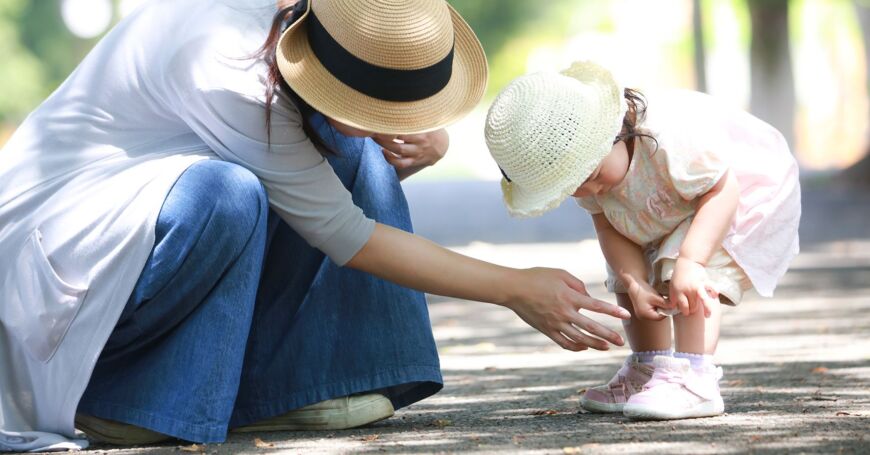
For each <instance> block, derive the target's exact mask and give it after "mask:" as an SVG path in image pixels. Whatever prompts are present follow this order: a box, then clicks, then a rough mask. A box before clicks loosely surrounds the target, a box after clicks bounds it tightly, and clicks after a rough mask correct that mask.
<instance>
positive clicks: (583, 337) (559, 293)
mask: <svg viewBox="0 0 870 455" xmlns="http://www.w3.org/2000/svg"><path fill="white" fill-rule="evenodd" d="M518 272H519V274H520V275H519V278H518V279H517V280H516V281H515V282H514V283H512V284H516V285H517V286H516V287H517V289H520V295H519V296H518V297H516V298H514V299H512V300H511V301H509V302H507V303H506V304H505V306H506V307H508V308H510V309H511V310H513V311H514V312H515V313H516V314H517V315H518V316H519V317H520V318H521V319H522V320H523V321H525V322H526V323H527V324H529V325H530V326H532V327H534V328H535V329H537V330H538V331H540V332H541V333H543V334H544V335H546V336H548V337H549V338H550V339H551V340H553V341H555V342H556V344H558V345H559V346H561V347H563V348H565V349H567V350H569V351H583V350H585V349H587V348H592V349H598V350H601V351H606V350H607V349H608V348H609V346H608V344H607V343H608V342H610V343H613V344H615V345H618V346H622V345H623V344H625V342H624V341H623V340H622V337H620V336H619V334H618V333H616V332H614V331H613V330H610V329H608V328H606V327H604V326H603V325H601V324H600V323H598V322H596V321H594V320H592V319H590V318H587V317H586V316H583V315H582V314H580V310H589V311H594V312H596V313H602V314H606V315H610V316H614V317H617V318H621V319H628V318H629V317H630V314H629V313H628V311H625V310H624V309H622V308H620V307H618V306H616V305H611V304H609V303H605V302H602V301H601V300H597V299H594V298H592V297H590V296H589V293H587V292H586V286H585V285H584V284H583V282H582V281H580V280H578V279H577V278H575V277H574V276H572V275H571V274H570V273H568V272H565V271H564V270H556V269H545V268H533V269H525V270H519V271H518Z"/></svg>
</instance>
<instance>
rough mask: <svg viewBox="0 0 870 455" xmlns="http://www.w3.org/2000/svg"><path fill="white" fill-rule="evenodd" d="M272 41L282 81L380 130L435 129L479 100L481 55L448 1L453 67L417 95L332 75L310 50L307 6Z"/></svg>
mask: <svg viewBox="0 0 870 455" xmlns="http://www.w3.org/2000/svg"><path fill="white" fill-rule="evenodd" d="M310 3H311V2H309V6H308V10H306V11H305V13H304V14H303V15H302V17H301V18H300V19H299V20H297V21H296V22H294V23H293V24H292V25H291V26H290V27H288V28H287V30H285V31H284V33H283V34H282V35H281V39H280V41H279V43H278V49H277V56H276V57H277V62H278V69H279V70H280V71H281V75H282V76H283V77H284V80H285V81H287V84H288V85H290V87H291V88H292V89H293V91H295V92H296V94H298V95H299V97H300V98H302V99H303V100H304V101H305V102H306V103H308V104H310V105H311V106H312V107H313V108H314V109H316V110H317V111H319V112H320V113H322V114H323V115H325V116H327V117H330V118H332V119H335V120H337V121H339V122H341V123H344V124H346V125H349V126H352V127H354V128H359V129H362V130H365V131H371V132H374V133H384V134H416V133H424V132H428V131H434V130H437V129H441V128H443V127H445V126H447V125H449V124H451V123H453V122H455V121H456V120H459V119H460V118H462V117H464V116H465V115H466V114H467V113H468V112H470V111H471V110H472V109H474V107H475V106H476V105H477V104H478V103H479V102H480V99H481V98H482V97H483V94H484V92H485V90H486V82H487V76H488V69H487V62H486V55H485V54H484V52H483V48H482V47H481V45H480V41H478V39H477V36H475V34H474V32H473V31H472V30H471V27H470V26H469V25H468V24H467V23H466V22H465V20H464V19H462V17H461V16H460V15H459V13H457V12H456V10H454V9H453V7H452V6H450V5H449V4H448V5H447V7H448V8H449V9H450V14H451V17H452V20H453V30H454V36H455V42H454V56H453V72H452V75H451V77H450V81H449V82H448V83H447V85H446V86H445V87H444V88H443V89H442V90H441V91H439V92H438V93H436V94H435V95H432V96H430V97H428V98H424V99H421V100H418V101H408V102H400V101H384V100H381V99H377V98H373V97H370V96H367V95H365V94H363V93H360V92H358V91H357V90H354V89H353V88H351V87H349V86H347V85H345V84H344V83H342V82H341V81H339V80H338V79H337V78H335V77H334V76H333V75H332V74H331V73H330V72H329V71H328V70H327V69H326V68H324V66H323V65H322V64H321V63H320V60H319V59H318V58H317V56H316V55H315V54H314V51H312V49H311V46H310V45H309V42H308V33H307V22H308V21H307V20H306V19H307V17H308V15H309V14H310V12H311V6H310Z"/></svg>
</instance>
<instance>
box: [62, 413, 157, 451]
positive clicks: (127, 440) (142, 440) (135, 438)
mask: <svg viewBox="0 0 870 455" xmlns="http://www.w3.org/2000/svg"><path fill="white" fill-rule="evenodd" d="M75 427H76V428H78V429H79V430H81V431H83V432H84V433H85V435H87V437H88V439H90V440H92V441H96V442H104V443H107V444H112V445H116V446H134V445H145V444H156V443H158V442H165V441H169V440H170V439H172V437H170V436H167V435H165V434H160V433H156V432H154V431H151V430H147V429H145V428H139V427H134V426H132V425H127V424H125V423H120V422H112V421H108V420H104V419H100V418H97V417H91V416H85V415H77V416H76V418H75Z"/></svg>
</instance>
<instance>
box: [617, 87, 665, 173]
mask: <svg viewBox="0 0 870 455" xmlns="http://www.w3.org/2000/svg"><path fill="white" fill-rule="evenodd" d="M624 96H625V101H626V103H627V104H628V110H627V111H626V112H625V117H623V118H622V130H620V132H619V135H617V136H616V139H615V140H614V141H613V142H614V143H616V142H619V141H626V143H625V144H626V145H627V146H628V151H629V156H630V157H631V156H632V155H633V154H634V138H637V137H646V138H649V139H651V140H652V141H653V142H654V143H655V148H654V149H653V153H655V151H656V150H657V149H658V147H659V142H658V141H657V140H656V138H655V137H653V136H652V135H651V134H649V133H647V132H646V131H644V130H643V129H642V128H638V126H637V125H638V124H640V123H642V122H643V120H644V118H646V108H647V104H646V97H644V96H643V93H641V92H639V91H637V90H635V89H631V88H626V89H625V91H624Z"/></svg>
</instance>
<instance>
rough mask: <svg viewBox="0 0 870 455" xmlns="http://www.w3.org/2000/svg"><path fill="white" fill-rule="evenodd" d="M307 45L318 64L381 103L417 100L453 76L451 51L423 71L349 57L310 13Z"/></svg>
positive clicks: (442, 86) (312, 13)
mask: <svg viewBox="0 0 870 455" xmlns="http://www.w3.org/2000/svg"><path fill="white" fill-rule="evenodd" d="M307 22H308V42H309V44H310V45H311V50H312V51H314V55H316V56H317V58H318V60H320V63H322V64H323V66H324V67H325V68H326V69H327V70H328V71H329V72H330V73H331V74H332V75H333V76H335V78H336V79H338V80H339V81H341V82H343V83H344V84H345V85H347V86H349V87H351V88H353V89H354V90H356V91H358V92H360V93H363V94H365V95H368V96H370V97H372V98H377V99H379V100H384V101H418V100H421V99H424V98H428V97H430V96H432V95H434V94H436V93H438V92H440V91H441V90H443V89H444V87H446V86H447V83H448V82H450V76H451V75H452V74H453V48H451V49H450V53H448V54H447V56H445V57H444V58H443V59H441V61H439V62H437V63H435V64H434V65H432V66H428V67H426V68H419V69H413V70H399V69H393V68H384V67H382V66H377V65H373V64H371V63H369V62H366V61H365V60H362V59H360V58H359V57H357V56H355V55H353V54H351V53H350V52H349V51H348V50H347V49H345V48H343V47H342V46H341V44H338V42H337V41H336V40H335V39H334V38H333V37H332V35H330V34H329V32H328V31H326V29H325V28H324V27H323V24H321V23H320V20H318V19H317V16H316V15H315V14H314V10H311V11H310V12H309V13H308V18H307Z"/></svg>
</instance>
